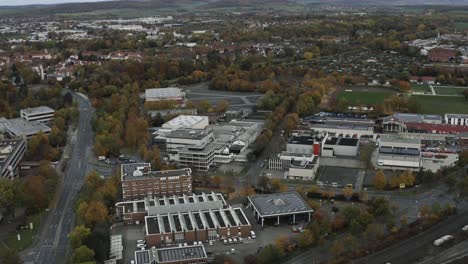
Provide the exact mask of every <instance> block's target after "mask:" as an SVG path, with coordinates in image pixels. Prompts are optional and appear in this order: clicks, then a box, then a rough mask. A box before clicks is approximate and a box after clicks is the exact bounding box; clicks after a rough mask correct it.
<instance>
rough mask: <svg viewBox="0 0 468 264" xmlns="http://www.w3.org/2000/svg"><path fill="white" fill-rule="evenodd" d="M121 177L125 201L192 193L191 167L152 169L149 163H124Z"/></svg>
mask: <svg viewBox="0 0 468 264" xmlns="http://www.w3.org/2000/svg"><path fill="white" fill-rule="evenodd" d="M121 179H122V194H123V199H124V201H127V200H138V199H143V198H145V197H148V196H163V195H182V194H190V193H192V170H191V169H189V168H186V169H180V170H168V171H151V165H150V164H149V163H131V164H122V165H121Z"/></svg>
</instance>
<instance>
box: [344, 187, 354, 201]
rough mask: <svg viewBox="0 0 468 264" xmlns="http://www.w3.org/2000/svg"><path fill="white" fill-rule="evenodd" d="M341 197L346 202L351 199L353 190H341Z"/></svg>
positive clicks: (346, 188) (348, 188) (347, 188)
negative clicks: (342, 196)
mask: <svg viewBox="0 0 468 264" xmlns="http://www.w3.org/2000/svg"><path fill="white" fill-rule="evenodd" d="M343 195H344V197H345V198H346V199H347V200H349V199H351V197H352V196H353V188H351V187H345V188H344V189H343Z"/></svg>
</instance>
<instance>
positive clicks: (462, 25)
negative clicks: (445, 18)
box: [455, 22, 468, 30]
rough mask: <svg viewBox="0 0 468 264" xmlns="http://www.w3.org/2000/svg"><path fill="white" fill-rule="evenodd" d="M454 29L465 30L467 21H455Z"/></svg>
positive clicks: (467, 26) (467, 27) (467, 24)
mask: <svg viewBox="0 0 468 264" xmlns="http://www.w3.org/2000/svg"><path fill="white" fill-rule="evenodd" d="M455 29H457V30H466V29H468V22H456V23H455Z"/></svg>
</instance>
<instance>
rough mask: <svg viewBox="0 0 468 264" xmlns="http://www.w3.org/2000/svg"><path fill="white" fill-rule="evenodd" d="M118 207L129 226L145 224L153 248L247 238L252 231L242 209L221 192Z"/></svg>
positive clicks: (146, 201)
mask: <svg viewBox="0 0 468 264" xmlns="http://www.w3.org/2000/svg"><path fill="white" fill-rule="evenodd" d="M116 208H117V215H119V216H122V217H123V219H124V222H125V223H127V224H130V223H137V224H139V223H141V222H144V223H145V233H146V243H147V245H149V246H156V247H160V246H170V245H175V244H177V243H193V242H195V241H207V240H213V239H220V238H228V237H239V236H240V237H247V236H249V234H250V230H251V225H250V222H249V221H248V219H247V217H246V215H245V213H244V212H243V210H242V208H240V207H232V206H228V205H227V204H226V201H225V200H224V197H223V195H222V194H221V193H202V194H192V195H181V196H175V195H174V196H163V197H160V198H146V199H144V200H139V201H123V202H119V203H117V204H116Z"/></svg>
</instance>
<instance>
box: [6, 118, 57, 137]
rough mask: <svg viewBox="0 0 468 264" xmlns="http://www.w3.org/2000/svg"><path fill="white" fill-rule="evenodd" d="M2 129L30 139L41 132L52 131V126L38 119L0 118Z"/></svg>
mask: <svg viewBox="0 0 468 264" xmlns="http://www.w3.org/2000/svg"><path fill="white" fill-rule="evenodd" d="M0 130H2V131H3V132H6V133H8V134H9V135H11V136H15V137H23V138H26V139H30V138H31V137H33V136H35V135H37V134H38V133H39V132H43V133H45V134H49V133H50V127H48V126H46V125H44V124H43V123H41V122H38V121H26V120H24V119H22V118H13V119H5V118H0Z"/></svg>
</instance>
